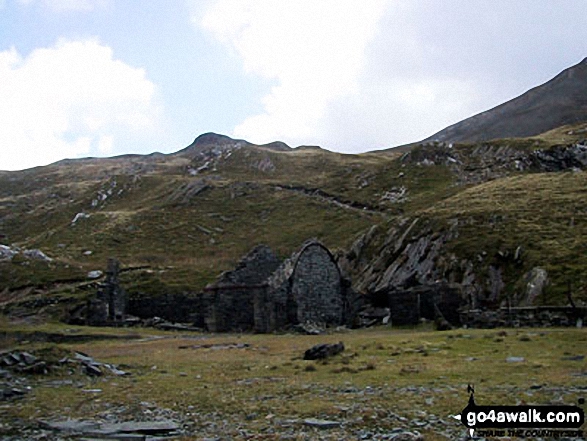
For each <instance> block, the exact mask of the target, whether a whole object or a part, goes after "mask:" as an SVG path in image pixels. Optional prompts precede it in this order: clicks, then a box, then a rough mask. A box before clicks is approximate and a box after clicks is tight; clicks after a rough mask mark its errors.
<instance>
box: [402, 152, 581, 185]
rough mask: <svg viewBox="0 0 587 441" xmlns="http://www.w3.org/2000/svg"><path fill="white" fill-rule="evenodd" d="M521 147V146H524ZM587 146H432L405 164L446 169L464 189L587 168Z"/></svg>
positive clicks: (410, 156) (411, 155) (409, 155)
mask: <svg viewBox="0 0 587 441" xmlns="http://www.w3.org/2000/svg"><path fill="white" fill-rule="evenodd" d="M520 143H521V145H520ZM584 144H587V142H582V143H577V144H571V145H566V146H554V147H550V148H548V149H537V148H536V145H534V143H533V141H516V142H511V143H508V142H506V141H503V142H500V143H482V144H477V145H474V146H467V145H465V146H463V145H453V144H449V143H428V144H421V145H419V146H417V147H414V148H413V149H412V150H410V151H409V152H407V153H405V154H404V155H403V156H402V158H401V161H402V162H403V163H405V164H416V165H419V166H433V165H439V166H445V167H448V168H449V169H450V170H451V171H452V172H453V173H454V175H455V177H456V180H457V183H458V184H460V185H468V184H479V183H482V182H486V181H490V180H494V179H499V178H503V177H506V176H510V175H511V174H513V173H519V172H558V171H565V170H574V169H584V168H585V167H587V145H584Z"/></svg>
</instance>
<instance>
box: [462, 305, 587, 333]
mask: <svg viewBox="0 0 587 441" xmlns="http://www.w3.org/2000/svg"><path fill="white" fill-rule="evenodd" d="M585 320H587V307H576V308H573V307H571V306H527V307H513V308H507V307H505V308H499V309H496V310H485V311H483V310H467V311H463V312H462V315H461V321H462V323H463V324H465V325H467V326H468V327H470V328H490V329H492V328H498V327H514V328H517V327H527V328H542V327H552V326H561V327H568V326H582V325H583V323H584V322H585Z"/></svg>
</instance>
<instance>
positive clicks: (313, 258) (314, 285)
mask: <svg viewBox="0 0 587 441" xmlns="http://www.w3.org/2000/svg"><path fill="white" fill-rule="evenodd" d="M341 279H342V278H341V274H340V270H339V268H338V265H337V263H336V261H335V260H334V257H333V256H332V254H330V252H329V251H328V250H327V249H326V248H325V247H324V246H323V245H321V244H320V243H317V242H313V243H310V244H308V245H306V246H305V247H304V248H303V249H302V251H301V253H300V255H299V256H298V258H297V261H296V264H295V267H294V270H293V273H292V282H291V296H292V298H293V301H294V302H295V304H296V306H297V322H298V323H304V322H316V323H323V324H328V325H340V324H343V323H344V321H345V313H344V305H345V301H344V298H343V289H342V283H341V282H342V280H341Z"/></svg>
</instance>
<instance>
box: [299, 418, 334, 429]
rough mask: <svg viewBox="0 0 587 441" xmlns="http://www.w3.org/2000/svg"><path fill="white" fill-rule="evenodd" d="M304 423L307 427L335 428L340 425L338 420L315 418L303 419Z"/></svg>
mask: <svg viewBox="0 0 587 441" xmlns="http://www.w3.org/2000/svg"><path fill="white" fill-rule="evenodd" d="M304 425H305V426H309V427H316V428H317V429H335V428H337V427H340V423H339V422H338V421H329V420H319V419H316V418H307V419H305V420H304Z"/></svg>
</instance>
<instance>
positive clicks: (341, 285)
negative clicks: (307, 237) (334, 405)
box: [203, 240, 357, 332]
mask: <svg viewBox="0 0 587 441" xmlns="http://www.w3.org/2000/svg"><path fill="white" fill-rule="evenodd" d="M356 298H357V296H356V295H355V294H354V292H353V291H352V289H351V285H350V281H349V280H348V279H346V278H345V277H344V276H343V274H342V273H341V270H340V268H339V266H338V264H337V262H336V259H335V258H334V256H333V255H332V253H331V252H330V251H329V250H328V249H327V248H326V247H325V246H324V245H322V244H321V243H320V242H318V241H316V240H311V241H308V242H306V243H305V244H304V245H303V246H302V248H301V249H300V250H299V251H298V252H297V253H295V254H294V255H293V256H292V257H291V258H289V259H287V260H286V261H285V262H283V263H281V262H280V261H279V259H278V258H277V257H276V256H275V255H274V254H273V252H272V251H271V250H270V249H269V248H268V247H267V246H264V245H261V246H258V247H256V248H255V249H254V250H253V251H251V252H250V253H249V254H248V255H247V256H246V257H245V258H244V259H243V260H242V261H241V262H240V263H239V265H238V266H237V268H236V269H234V270H233V271H229V272H225V273H224V274H222V275H221V276H220V278H219V279H218V281H217V282H216V283H214V284H212V285H210V286H208V287H207V288H206V290H205V294H204V299H203V300H204V304H205V305H206V306H205V308H204V309H205V312H204V314H205V317H204V322H205V325H206V328H207V329H208V330H210V331H214V332H222V331H255V332H271V331H275V330H278V329H283V328H286V327H288V326H291V325H296V324H304V323H308V322H311V323H317V324H321V325H326V326H333V325H334V326H336V325H343V324H350V322H351V321H352V320H353V318H354V315H355V314H356V309H357V308H356V307H355V306H354V303H355V301H356Z"/></svg>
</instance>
